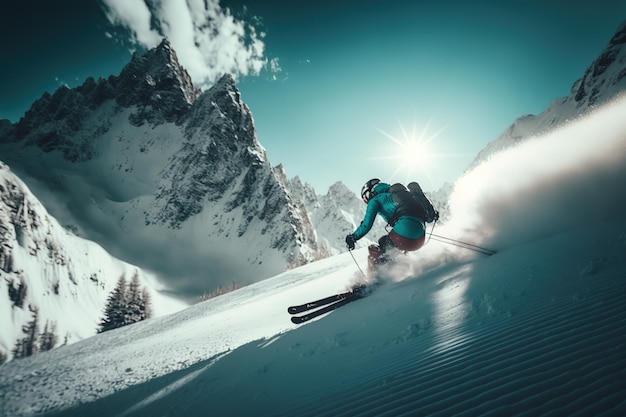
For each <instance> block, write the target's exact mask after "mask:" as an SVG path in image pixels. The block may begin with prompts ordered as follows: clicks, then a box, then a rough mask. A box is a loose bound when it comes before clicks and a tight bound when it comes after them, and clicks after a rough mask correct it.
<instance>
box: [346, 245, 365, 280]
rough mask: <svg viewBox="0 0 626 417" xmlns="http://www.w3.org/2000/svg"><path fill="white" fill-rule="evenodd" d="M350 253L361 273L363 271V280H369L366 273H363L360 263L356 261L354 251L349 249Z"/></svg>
mask: <svg viewBox="0 0 626 417" xmlns="http://www.w3.org/2000/svg"><path fill="white" fill-rule="evenodd" d="M348 252H350V256H352V260H354V263H355V264H356V267H357V268H359V271H361V275H363V278H365V279H367V275H365V272H363V270H362V269H361V266H360V265H359V263H358V262H357V261H356V258H355V257H354V255H353V254H352V250H351V249H348Z"/></svg>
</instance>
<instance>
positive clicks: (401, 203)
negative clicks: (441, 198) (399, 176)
mask: <svg viewBox="0 0 626 417" xmlns="http://www.w3.org/2000/svg"><path fill="white" fill-rule="evenodd" d="M389 193H391V198H392V199H393V201H394V203H396V204H397V205H398V207H397V208H396V212H395V213H394V214H393V216H392V218H391V219H390V221H389V224H390V225H391V226H392V227H393V225H394V224H395V223H396V222H397V221H398V219H399V218H400V217H402V216H413V217H417V218H419V219H421V220H422V221H424V222H426V223H431V222H433V221H435V220H436V219H437V218H439V213H438V212H437V211H436V210H435V208H434V207H433V205H432V203H431V202H430V201H429V200H428V198H427V197H426V196H425V195H424V192H423V191H422V188H421V187H420V186H419V184H418V183H416V182H411V183H410V184H409V185H408V188H407V187H405V186H404V185H402V184H400V183H396V184H393V185H392V186H391V187H389Z"/></svg>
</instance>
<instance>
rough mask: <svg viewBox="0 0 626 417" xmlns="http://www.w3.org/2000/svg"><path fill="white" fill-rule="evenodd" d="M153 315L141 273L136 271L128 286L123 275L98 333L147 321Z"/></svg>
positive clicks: (110, 297)
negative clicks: (142, 286) (140, 280)
mask: <svg viewBox="0 0 626 417" xmlns="http://www.w3.org/2000/svg"><path fill="white" fill-rule="evenodd" d="M151 315H152V303H151V300H150V293H149V292H148V290H147V289H145V288H144V289H142V288H141V284H140V282H139V272H137V271H135V274H134V275H133V277H132V279H131V280H130V284H128V286H127V285H126V280H125V279H124V276H123V275H122V276H121V277H120V279H119V280H118V282H117V285H116V287H115V289H114V290H113V292H112V293H111V295H110V296H109V298H108V300H107V304H106V307H105V311H104V318H103V319H102V321H101V322H100V328H99V329H98V333H102V332H105V331H107V330H112V329H116V328H118V327H122V326H126V325H127V324H132V323H136V322H138V321H141V320H145V319H147V318H150V316H151Z"/></svg>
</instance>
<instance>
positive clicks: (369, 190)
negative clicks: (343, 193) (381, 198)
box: [361, 178, 380, 204]
mask: <svg viewBox="0 0 626 417" xmlns="http://www.w3.org/2000/svg"><path fill="white" fill-rule="evenodd" d="M379 182H380V180H379V179H378V178H372V179H371V180H369V181H368V182H366V183H365V185H364V186H363V188H361V198H362V199H363V202H364V203H365V204H367V202H368V201H370V198H372V197H374V195H375V193H374V187H376V184H378V183H379Z"/></svg>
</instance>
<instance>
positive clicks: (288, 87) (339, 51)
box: [0, 0, 626, 194]
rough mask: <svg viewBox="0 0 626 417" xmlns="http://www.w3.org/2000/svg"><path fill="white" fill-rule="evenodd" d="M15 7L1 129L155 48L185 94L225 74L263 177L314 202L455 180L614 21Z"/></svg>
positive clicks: (346, 8)
mask: <svg viewBox="0 0 626 417" xmlns="http://www.w3.org/2000/svg"><path fill="white" fill-rule="evenodd" d="M15 3H19V4H12V5H9V6H6V7H7V8H8V11H7V12H6V13H3V14H2V16H1V17H0V19H1V22H0V25H1V27H0V31H1V32H0V34H1V36H2V39H3V40H5V44H6V46H5V58H6V59H5V60H3V61H4V62H9V63H11V64H10V65H3V66H2V68H1V69H0V91H2V95H1V96H0V118H8V119H10V120H11V121H13V122H15V121H17V120H18V119H19V117H21V116H22V115H23V113H24V111H25V110H27V109H28V108H29V107H30V104H31V103H32V102H33V101H34V100H35V99H37V98H38V97H40V96H41V95H42V94H43V92H44V91H49V92H53V91H54V90H55V89H56V88H58V86H59V85H61V84H67V85H69V86H70V87H75V86H77V85H79V84H82V82H84V80H85V78H86V77H87V76H93V77H95V78H98V77H108V76H109V75H111V74H119V72H120V71H121V69H122V68H123V66H124V65H125V64H126V63H128V61H129V60H130V52H129V50H139V51H141V50H142V49H145V48H146V47H150V46H153V44H154V43H155V42H157V41H158V39H160V38H161V37H162V36H163V35H167V36H168V38H170V41H171V42H172V44H173V46H174V48H175V49H176V51H177V52H178V55H179V58H180V59H181V61H182V64H183V65H184V66H185V67H186V68H187V69H188V70H189V71H190V73H191V75H192V77H193V79H194V82H196V83H197V84H199V85H202V86H203V87H204V88H206V87H207V86H208V85H210V83H211V82H212V81H213V80H214V78H215V77H217V76H218V73H219V72H220V71H221V72H224V71H228V72H232V73H234V74H235V75H236V77H237V80H238V87H239V88H240V90H241V92H242V96H243V100H244V101H245V102H246V103H247V104H248V106H249V107H250V109H251V110H252V113H253V116H254V118H255V123H256V128H257V135H258V138H259V141H260V142H261V144H262V145H263V146H264V147H265V148H266V149H267V152H268V157H269V159H270V161H271V162H272V164H273V165H277V164H279V163H282V164H283V166H284V168H285V170H286V172H287V175H288V176H289V177H293V176H296V175H298V176H299V177H300V178H301V179H302V180H303V181H305V182H307V183H310V184H311V185H313V186H314V187H315V188H316V191H317V192H318V193H320V194H323V193H325V192H326V191H327V189H328V187H329V186H330V185H332V184H333V183H334V182H335V181H339V180H341V181H343V182H344V183H345V184H346V185H348V186H349V187H350V188H351V189H353V190H354V191H358V190H360V187H361V185H362V183H364V182H365V181H366V180H368V179H369V178H371V177H379V178H381V179H383V180H386V181H408V180H417V181H419V182H420V183H421V184H422V185H423V188H424V189H427V190H434V189H437V188H439V187H440V186H441V185H442V184H443V183H444V182H446V181H447V182H452V181H454V180H455V179H456V178H457V177H458V176H459V175H460V174H461V173H462V171H463V169H464V168H465V167H466V166H467V165H468V164H469V163H470V162H471V160H472V159H473V157H474V156H475V155H476V154H477V153H478V152H479V151H480V150H481V149H482V148H483V147H484V146H485V145H486V144H487V143H489V142H491V141H493V140H495V139H496V138H497V136H498V135H499V134H500V133H502V131H504V130H505V129H506V128H507V127H508V126H509V125H510V124H511V123H512V122H513V121H514V120H515V118H517V117H519V116H522V115H524V114H528V113H535V114H536V113H540V112H541V111H543V110H544V109H545V108H546V107H547V105H548V104H549V103H550V101H552V100H553V99H554V98H557V97H561V96H565V95H567V94H568V93H569V90H570V88H571V86H572V84H573V83H574V81H575V80H576V79H578V78H580V77H581V76H582V75H583V73H584V71H585V69H586V68H587V66H588V65H589V64H591V62H592V61H593V60H594V59H595V58H596V57H597V56H598V54H599V53H600V52H601V51H602V49H603V48H604V47H605V45H606V44H607V43H608V41H609V39H610V38H611V36H612V34H613V33H614V31H615V30H616V29H617V27H618V25H619V24H620V23H621V22H622V21H623V20H626V2H623V1H616V0H599V1H596V2H594V3H593V4H591V2H583V1H579V0H574V1H567V2H565V1H554V0H552V1H550V0H547V1H534V0H532V1H528V0H525V1H523V0H512V1H487V0H476V1H473V2H466V1H460V0H459V1H456V0H452V1H446V2H442V1H398V0H390V1H377V0H360V1H356V0H346V1H341V2H331V1H318V2H310V1H294V2H291V3H289V4H290V5H289V6H285V3H284V2H279V1H270V0H255V1H253V2H247V1H245V0H237V1H229V2H220V3H219V4H218V3H216V2H215V1H213V0H211V1H209V2H208V3H206V4H208V5H209V6H210V7H208V8H207V10H204V11H198V10H193V7H191V6H189V10H181V9H180V6H181V5H184V3H183V2H170V3H168V2H167V1H163V2H160V3H157V2H148V3H144V1H143V0H127V1H126V2H123V1H122V2H120V1H116V0H106V1H96V0H90V1H84V0H83V1H79V0H60V1H59V2H56V3H55V6H51V5H50V2H47V1H44V0H31V1H28V2H15ZM174 3H176V7H174V6H173V4H174ZM193 3H194V1H189V2H187V5H192V4H193ZM200 3H202V4H204V3H203V2H200ZM200 3H198V4H200ZM124 4H126V5H132V6H133V7H130V8H128V7H127V8H126V9H124V7H123V5H124ZM146 4H147V5H148V6H147V7H146ZM185 7H186V6H185ZM130 9H132V10H130ZM157 9H158V10H157ZM208 9H210V10H208ZM226 9H228V11H226ZM129 10H130V11H129ZM142 10H144V11H145V13H148V14H145V13H144V15H142V14H141V13H140V12H141V11H142ZM187 12H189V14H190V15H192V16H193V25H191V24H189V22H191V21H185V20H184V19H183V18H181V16H183V17H184V16H185V15H186V14H187ZM142 16H143V18H145V19H144V20H145V21H146V22H148V19H147V18H146V16H147V17H148V18H149V19H150V20H149V21H150V22H152V26H151V27H147V26H146V24H144V25H143V27H142V25H141V18H142ZM198 16H200V17H198ZM138 22H139V23H138ZM216 22H217V23H216ZM202 23H205V24H204V25H203V24H202ZM212 25H213V27H212ZM191 26H193V28H194V31H193V35H194V36H195V38H194V39H196V43H195V44H194V45H191V46H190V45H189V44H190V43H191V42H188V41H187V43H185V42H186V39H191V38H190V37H189V36H188V35H189V33H187V32H189V27H191ZM207 27H208V28H210V29H211V31H212V32H211V33H209V31H208V30H207V29H206V28H207ZM237 31H240V32H237ZM220 32H225V33H226V35H229V36H216V35H215V34H217V33H220ZM232 33H245V35H244V36H243V38H244V40H241V39H239V40H237V39H235V38H234V37H233V36H230V35H232ZM198 39H200V41H198ZM216 45H217V46H216ZM199 55H202V57H199ZM216 63H217V64H216ZM261 66H262V68H261ZM404 137H416V138H421V142H422V143H424V142H427V143H428V145H429V150H428V152H427V151H425V150H423V149H420V150H418V151H412V150H411V151H410V150H408V149H405V148H403V147H402V146H400V144H399V143H400V142H403V141H404V139H403V138H404ZM394 138H395V139H396V140H394ZM409 151H410V152H412V153H415V154H420V155H421V156H422V157H423V156H424V155H426V154H427V153H430V155H431V156H430V157H428V158H421V159H420V158H417V159H415V160H409V159H404V158H401V156H404V155H407V154H408V153H410V152H409Z"/></svg>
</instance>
